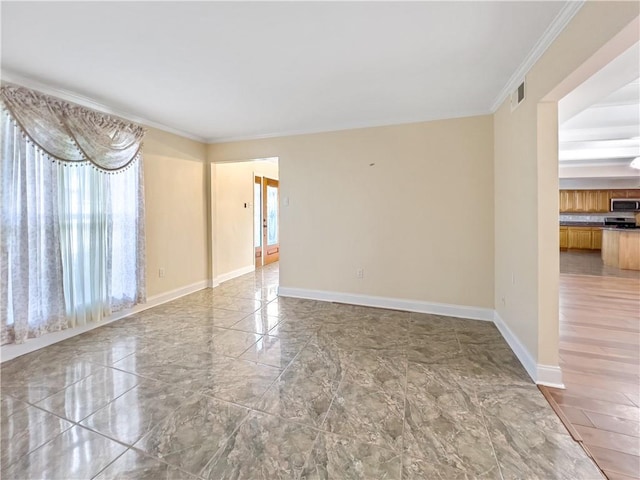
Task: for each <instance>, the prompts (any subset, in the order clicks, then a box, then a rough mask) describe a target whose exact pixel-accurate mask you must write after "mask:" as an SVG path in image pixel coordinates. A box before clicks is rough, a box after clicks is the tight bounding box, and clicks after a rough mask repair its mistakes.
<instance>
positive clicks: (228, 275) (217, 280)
mask: <svg viewBox="0 0 640 480" xmlns="http://www.w3.org/2000/svg"><path fill="white" fill-rule="evenodd" d="M255 269H256V267H255V265H247V266H246V267H242V268H238V269H236V270H232V271H230V272H228V273H223V274H222V275H218V276H217V277H216V278H215V279H214V280H213V281H214V283H215V284H216V285H215V286H216V287H217V286H218V285H220V284H221V283H223V282H226V281H228V280H231V279H232V278H236V277H240V276H242V275H246V274H247V273H251V272H253V271H255Z"/></svg>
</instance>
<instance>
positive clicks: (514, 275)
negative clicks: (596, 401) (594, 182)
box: [494, 2, 639, 366]
mask: <svg viewBox="0 0 640 480" xmlns="http://www.w3.org/2000/svg"><path fill="white" fill-rule="evenodd" d="M638 12H639V4H638V3H636V2H626V3H622V2H587V3H586V4H585V5H584V6H583V8H582V9H581V10H580V11H579V12H578V13H577V15H576V16H575V17H574V19H573V20H572V21H571V22H570V23H569V25H568V26H567V27H566V29H565V30H564V31H563V32H562V33H561V34H560V35H559V36H558V38H557V39H556V40H555V42H554V43H553V44H552V45H551V46H550V48H549V49H548V50H547V51H546V52H545V54H544V55H543V56H542V57H541V59H540V60H539V61H538V62H537V63H536V64H535V65H534V67H533V68H532V69H531V70H530V71H529V72H528V74H527V77H526V79H527V93H526V99H525V101H524V102H523V103H522V104H521V105H520V106H519V107H518V108H517V109H516V110H515V111H514V112H511V111H510V106H509V104H508V102H505V103H504V104H503V105H502V106H501V107H500V108H499V109H498V111H497V112H496V113H495V115H494V140H495V145H494V148H495V164H494V171H495V305H496V309H497V311H498V313H499V314H500V316H501V317H502V319H503V320H504V321H505V323H506V324H507V325H508V326H509V328H510V329H511V330H512V332H513V333H514V334H515V335H516V336H517V337H518V339H519V340H520V342H521V343H522V344H523V345H524V347H525V348H526V349H527V350H528V351H529V354H530V355H531V356H532V358H533V359H534V360H535V361H536V362H537V363H538V364H543V365H551V366H554V365H555V366H557V365H558V341H557V336H558V313H557V312H558V310H557V302H558V300H557V298H558V289H557V279H558V237H557V222H558V193H557V191H558V171H557V168H558V164H557V145H556V142H557V133H556V134H554V130H553V129H554V128H555V130H557V126H555V123H556V122H557V120H556V121H555V122H554V120H553V118H552V117H553V112H554V111H555V109H556V105H555V102H557V100H559V98H561V96H563V95H565V94H566V93H568V92H569V91H570V90H571V88H575V87H576V86H577V85H578V84H579V83H580V82H581V81H584V80H585V79H586V78H588V76H589V75H591V74H593V73H595V71H596V70H597V68H599V67H597V65H598V62H594V61H592V60H590V59H591V58H592V57H593V56H594V54H595V56H596V57H597V58H598V59H599V62H600V63H599V66H600V67H602V66H604V64H606V63H607V62H608V61H610V60H611V59H612V58H614V57H613V56H612V52H609V54H608V58H607V55H603V54H602V52H598V51H599V49H600V48H601V47H602V46H603V45H605V43H607V42H608V41H609V40H610V39H612V37H614V36H615V35H616V34H618V33H619V32H620V31H621V30H622V29H623V28H624V27H625V26H626V25H628V24H629V23H630V22H631V21H632V20H633V19H634V18H636V17H637V16H638ZM636 35H637V29H636ZM636 41H637V40H636ZM629 46H630V45H629ZM621 52H622V50H620V51H618V52H617V54H619V53H621ZM613 53H615V52H613ZM589 63H590V65H591V67H590V71H589V69H585V68H583V66H584V65H585V64H589ZM596 67H597V68H596ZM576 70H578V71H579V72H578V74H576V73H574V72H575V71H576ZM566 79H570V80H571V81H570V82H567V81H566ZM561 83H562V84H563V89H562V90H563V91H560V90H559V89H558V88H557V87H558V86H559V85H560V84H561ZM570 83H572V85H570ZM552 91H553V93H554V95H550V93H552ZM543 100H544V102H543ZM539 104H540V105H539ZM502 298H504V299H505V302H504V303H503V302H502Z"/></svg>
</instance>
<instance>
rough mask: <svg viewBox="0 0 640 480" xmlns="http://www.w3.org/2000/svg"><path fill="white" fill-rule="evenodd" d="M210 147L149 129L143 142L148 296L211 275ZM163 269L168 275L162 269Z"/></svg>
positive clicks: (204, 279)
mask: <svg viewBox="0 0 640 480" xmlns="http://www.w3.org/2000/svg"><path fill="white" fill-rule="evenodd" d="M207 169H208V165H207V162H206V146H205V145H204V144H202V143H199V142H196V141H193V140H189V139H186V138H183V137H179V136H177V135H173V134H171V133H166V132H163V131H160V130H156V129H153V128H149V129H148V131H147V134H146V136H145V142H144V176H145V177H144V182H145V185H144V186H145V208H146V247H147V296H148V297H153V296H154V295H159V294H162V293H166V292H170V291H172V290H175V289H178V288H182V287H186V286H189V285H192V284H194V283H197V282H202V281H206V280H207V279H208V278H209V253H208V252H209V247H208V227H207V225H208V206H207V205H208V186H207V185H208V180H207V179H208V173H207ZM160 268H164V269H165V276H164V278H159V276H158V270H159V269H160Z"/></svg>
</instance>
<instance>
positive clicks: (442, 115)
mask: <svg viewBox="0 0 640 480" xmlns="http://www.w3.org/2000/svg"><path fill="white" fill-rule="evenodd" d="M492 113H493V112H491V111H489V110H466V111H460V112H452V111H447V112H437V113H434V114H431V115H428V116H425V117H418V118H414V119H403V120H399V119H389V120H383V121H377V122H373V123H367V122H364V123H350V124H343V125H340V126H337V127H330V128H309V129H300V130H286V131H283V132H275V133H266V134H263V135H246V136H245V135H241V136H236V137H209V138H207V139H206V143H208V144H209V145H213V144H217V143H229V142H244V141H249V140H263V139H268V138H279V137H293V136H296V135H315V134H321V133H335V132H342V131H345V130H358V129H364V128H379V127H394V126H398V125H409V124H412V123H422V122H433V121H436V120H453V119H456V118H466V117H479V116H482V115H491V114H492Z"/></svg>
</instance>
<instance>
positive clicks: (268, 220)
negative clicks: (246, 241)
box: [253, 175, 280, 267]
mask: <svg viewBox="0 0 640 480" xmlns="http://www.w3.org/2000/svg"><path fill="white" fill-rule="evenodd" d="M279 198H280V188H279V182H278V180H275V179H273V178H269V177H261V176H258V175H256V176H255V177H254V183H253V233H254V239H253V241H254V249H255V266H256V267H260V266H264V265H269V264H270V263H273V262H277V261H278V260H279V259H280V239H279V229H280V224H279V216H280V211H279V208H278V205H279Z"/></svg>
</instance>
